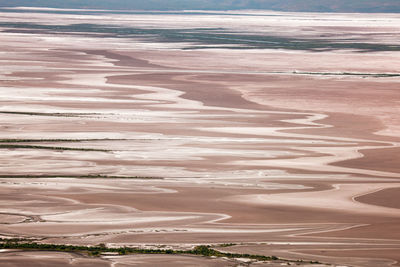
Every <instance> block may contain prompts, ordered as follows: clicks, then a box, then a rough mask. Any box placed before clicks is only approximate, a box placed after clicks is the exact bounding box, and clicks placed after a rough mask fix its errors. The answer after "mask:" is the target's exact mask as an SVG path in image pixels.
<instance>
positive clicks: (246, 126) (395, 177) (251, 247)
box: [0, 12, 400, 267]
mask: <svg viewBox="0 0 400 267" xmlns="http://www.w3.org/2000/svg"><path fill="white" fill-rule="evenodd" d="M1 14H2V16H1V18H0V21H2V22H8V21H13V22H20V23H26V25H25V26H24V28H21V27H20V28H16V27H17V26H15V25H14V26H13V25H8V26H7V25H3V26H0V30H2V32H0V62H1V63H2V64H1V68H0V70H1V72H0V129H1V131H0V137H1V143H0V149H1V153H0V175H1V178H0V193H1V194H0V209H1V210H0V211H1V215H0V234H1V235H2V236H7V237H23V238H27V237H29V238H36V239H38V240H40V242H43V243H58V244H61V243H65V244H78V245H81V244H82V245H96V244H99V243H105V244H106V245H109V246H139V247H146V246H155V247H157V246H163V245H168V246H171V247H174V248H179V249H187V248H192V247H193V246H195V245H198V244H210V245H218V244H222V243H235V244H237V245H235V246H232V247H224V248H219V249H221V250H222V249H223V250H226V251H235V252H240V253H250V254H263V255H277V256H280V257H286V258H290V259H294V260H297V259H307V260H319V261H321V262H323V263H331V264H334V265H335V264H336V265H339V266H340V265H349V266H360V267H361V266H362V267H365V266H368V267H369V266H371V267H372V266H377V264H378V265H379V266H390V264H393V262H394V261H398V260H399V259H398V256H397V255H398V254H399V251H400V237H399V235H398V234H397V233H399V232H400V231H399V225H400V224H399V216H400V210H399V206H398V205H397V204H396V203H399V194H398V188H399V187H400V185H399V177H400V171H399V168H398V166H399V164H397V163H398V156H397V154H398V153H397V152H398V149H399V147H400V139H399V138H398V136H399V133H400V128H399V125H400V121H399V119H398V116H397V114H398V113H399V105H398V104H399V103H400V98H399V96H400V95H399V94H398V86H399V78H398V77H392V76H390V75H388V74H396V73H397V72H398V59H399V57H400V53H399V52H398V51H384V50H383V51H380V50H379V49H377V51H368V52H364V53H360V51H357V50H354V49H348V48H346V49H337V50H335V49H325V50H323V49H321V50H319V51H318V52H316V51H308V50H297V49H293V50H290V49H287V48H286V49H285V48H279V49H273V48H265V49H261V48H258V49H240V50H237V49H229V48H228V47H220V48H216V47H212V48H210V49H194V48H204V47H201V45H200V44H198V43H195V42H188V41H182V42H176V43H174V42H169V41H168V40H156V39H154V38H153V39H146V38H145V37H144V36H139V37H135V36H133V37H129V38H126V37H124V36H122V37H121V36H119V37H118V38H116V37H117V36H114V35H113V34H110V35H102V34H99V33H95V32H93V31H92V30H93V28H90V27H89V28H87V29H85V30H86V32H85V31H81V32H73V31H64V32H61V33H60V32H57V30H55V29H54V28H51V27H52V26H54V25H56V26H57V27H69V26H68V25H72V24H78V23H88V24H90V25H92V26H91V27H96V25H99V24H107V25H112V26H113V27H127V28H129V27H131V28H141V29H145V30H148V29H152V28H159V29H164V30H165V29H166V28H167V29H169V30H171V31H176V30H179V31H183V30H196V29H194V28H196V27H206V28H213V27H217V26H218V27H222V28H223V29H224V30H229V31H234V32H236V33H240V34H245V35H246V34H247V35H248V36H250V35H252V34H261V35H262V36H264V37H265V36H269V37H271V36H272V37H273V38H278V37H279V38H298V39H302V40H306V39H307V40H314V41H315V42H317V43H318V42H319V41H320V40H322V39H321V38H322V37H321V36H328V37H327V38H328V39H329V40H331V41H337V40H342V39H343V38H348V37H349V36H352V37H353V38H354V40H355V42H356V43H357V42H358V43H363V42H367V43H368V44H373V45H381V46H379V47H380V49H383V48H382V47H386V46H382V45H390V44H393V42H395V41H397V39H398V31H397V29H398V25H399V23H400V22H399V19H398V17H397V16H394V15H390V19H389V20H388V19H387V18H386V17H384V16H383V15H382V14H373V15H371V17H366V15H362V14H357V15H354V16H353V15H348V14H327V15H326V16H327V17H325V18H324V20H319V19H316V18H317V17H318V16H320V15H316V14H312V16H311V15H310V14H306V13H298V14H292V13H279V16H280V19H279V20H276V18H275V17H274V16H270V15H271V14H269V13H266V14H263V15H262V16H253V17H251V18H248V15H249V14H247V13H246V14H247V15H246V14H242V15H229V14H225V15H224V16H219V15H218V14H217V15H212V14H202V15H199V16H196V17H193V16H191V15H189V14H182V15H172V14H169V15H165V14H159V15H154V14H153V15H149V14H139V15H137V14H136V15H128V14H125V15H115V14H106V15H105V14H103V15H87V14H86V15H85V14H57V15H54V14H46V13H35V12H33V13H18V12H16V13H1ZM250 15H251V14H250ZM259 15H260V14H259ZM275 15H276V14H275ZM177 16H182V17H183V18H185V19H182V18H181V19H176V18H177ZM349 16H351V25H348V24H349V22H348V21H349ZM233 18H238V19H233ZM233 21H234V23H233ZM376 21H378V22H379V26H377V24H378V23H377V22H376ZM32 23H36V24H37V25H45V27H44V28H43V29H41V30H32V29H30V28H29V27H30V26H29V25H30V24H32ZM38 27H39V26H38ZM383 31H384V32H385V35H384V37H382V34H381V33H382V32H383ZM240 38H244V37H243V36H242V35H241V37H240ZM324 38H325V37H324ZM274 40H276V39H274ZM279 40H280V39H279ZM285 40H289V39H285ZM290 40H291V39H290ZM324 40H325V39H324ZM203 45H205V44H203ZM196 46H197V47H196ZM232 47H235V48H237V44H232ZM180 48H186V49H185V50H181V49H180ZM187 48H189V49H187ZM241 48H243V47H241ZM377 74H381V75H377ZM15 139H17V140H15ZM97 175H99V176H97ZM123 177H126V178H123ZM372 252H373V257H372V256H371V255H370V254H371V253H372ZM32 257H34V261H35V264H37V266H43V264H52V265H53V266H57V265H60V266H64V265H66V264H69V265H71V266H74V265H78V264H79V266H94V265H96V264H97V265H96V266H135V265H138V266H146V265H148V266H157V264H161V263H165V262H166V261H168V262H169V263H170V265H171V266H177V265H182V266H186V265H188V264H193V265H201V266H229V265H232V266H234V265H235V264H238V262H237V261H235V260H232V261H231V260H225V259H209V258H199V257H189V256H176V255H175V256H174V255H171V256H167V255H160V256H156V257H153V256H148V255H128V256H118V257H117V256H115V257H111V256H110V257H109V256H102V257H100V258H88V257H86V256H85V255H72V254H68V253H55V252H54V253H52V252H22V251H17V252H15V251H13V252H1V253H0V258H1V259H4V262H7V263H9V264H10V266H12V265H13V264H14V263H15V264H26V262H27V261H28V260H29V259H31V258H32ZM2 261H3V260H2ZM263 264H264V265H266V264H268V265H266V266H274V265H273V264H274V263H253V264H252V265H254V266H257V265H263ZM279 264H280V263H279ZM5 266H6V265H5ZM164 266H165V265H164ZM277 266H278V265H277Z"/></svg>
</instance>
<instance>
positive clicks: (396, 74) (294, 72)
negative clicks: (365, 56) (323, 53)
mask: <svg viewBox="0 0 400 267" xmlns="http://www.w3.org/2000/svg"><path fill="white" fill-rule="evenodd" d="M293 74H300V75H327V76H362V77H374V78H384V77H388V78H390V77H400V74H399V73H359V72H303V71H293Z"/></svg>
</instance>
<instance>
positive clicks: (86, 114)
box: [0, 111, 101, 117]
mask: <svg viewBox="0 0 400 267" xmlns="http://www.w3.org/2000/svg"><path fill="white" fill-rule="evenodd" d="M0 114H14V115H28V116H52V117H81V116H91V115H101V114H98V113H45V112H22V111H0Z"/></svg>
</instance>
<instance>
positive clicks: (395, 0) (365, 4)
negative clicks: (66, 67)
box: [0, 0, 400, 13]
mask: <svg viewBox="0 0 400 267" xmlns="http://www.w3.org/2000/svg"><path fill="white" fill-rule="evenodd" d="M17 6H26V7H52V8H94V9H134V10H183V9H202V10H237V9H267V10H279V11H313V12H393V13H400V0H0V7H17Z"/></svg>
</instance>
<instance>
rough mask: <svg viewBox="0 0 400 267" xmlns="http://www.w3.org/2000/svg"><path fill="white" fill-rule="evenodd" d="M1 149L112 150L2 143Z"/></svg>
mask: <svg viewBox="0 0 400 267" xmlns="http://www.w3.org/2000/svg"><path fill="white" fill-rule="evenodd" d="M0 149H48V150H63V151H64V150H74V151H97V152H110V151H111V150H105V149H95V148H78V147H57V146H31V145H12V144H6V145H0Z"/></svg>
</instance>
